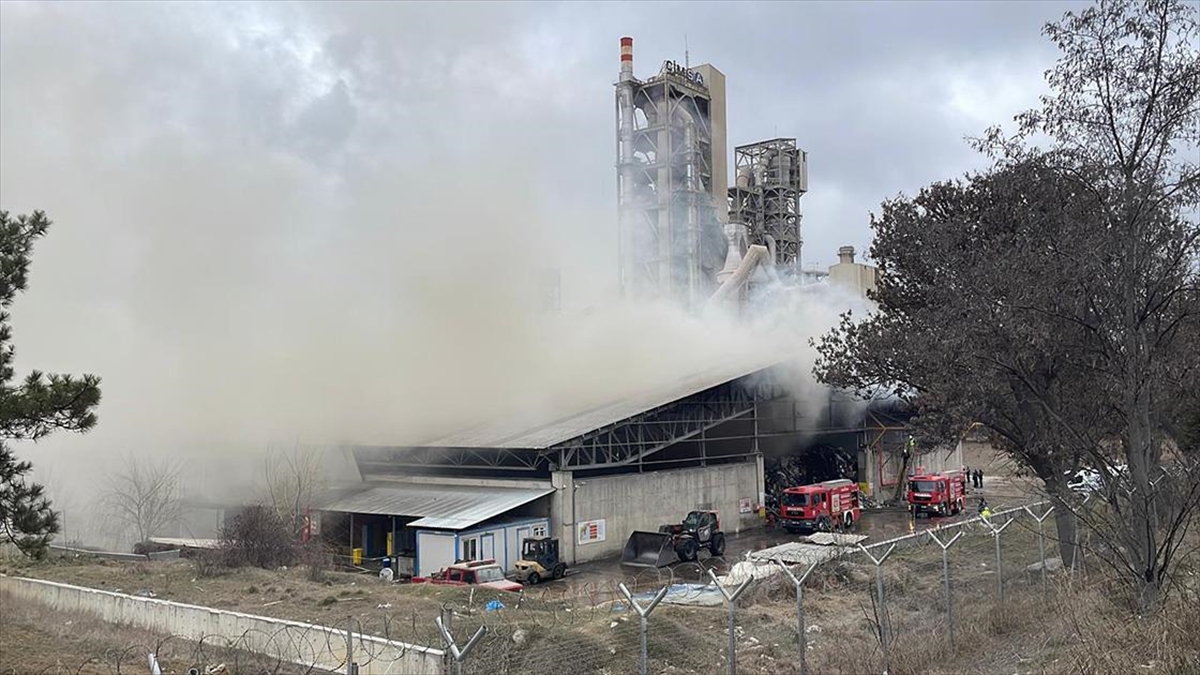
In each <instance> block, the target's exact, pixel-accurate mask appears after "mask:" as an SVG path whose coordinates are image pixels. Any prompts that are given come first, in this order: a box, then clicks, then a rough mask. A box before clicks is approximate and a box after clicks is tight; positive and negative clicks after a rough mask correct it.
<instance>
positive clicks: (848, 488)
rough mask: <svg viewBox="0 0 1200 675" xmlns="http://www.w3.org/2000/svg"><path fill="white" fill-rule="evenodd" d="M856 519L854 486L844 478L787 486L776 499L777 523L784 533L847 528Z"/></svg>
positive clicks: (858, 514) (857, 514)
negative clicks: (777, 509) (777, 505)
mask: <svg viewBox="0 0 1200 675" xmlns="http://www.w3.org/2000/svg"><path fill="white" fill-rule="evenodd" d="M860 518H862V509H861V507H860V506H859V504H858V485H856V484H855V483H854V481H851V480H847V479H845V478H839V479H838V480H827V481H825V482H823V483H814V484H812V485H803V486H801V487H793V488H788V489H786V490H784V491H783V495H782V497H781V498H780V500H779V524H780V525H782V526H783V527H784V529H786V530H787V531H788V532H796V531H798V530H819V531H821V532H828V531H830V530H832V529H834V528H839V529H840V528H845V529H849V528H851V527H853V526H854V523H857V522H858V521H859V519H860Z"/></svg>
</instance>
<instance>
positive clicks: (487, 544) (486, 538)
mask: <svg viewBox="0 0 1200 675" xmlns="http://www.w3.org/2000/svg"><path fill="white" fill-rule="evenodd" d="M479 542H480V544H481V546H480V550H481V552H482V553H483V555H482V556H480V559H482V560H487V559H489V558H495V557H496V536H495V535H493V534H485V535H483V536H482V537H480V538H479Z"/></svg>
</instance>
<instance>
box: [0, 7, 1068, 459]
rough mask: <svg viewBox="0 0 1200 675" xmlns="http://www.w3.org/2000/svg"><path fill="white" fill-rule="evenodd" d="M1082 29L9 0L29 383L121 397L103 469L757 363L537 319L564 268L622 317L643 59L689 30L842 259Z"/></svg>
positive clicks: (708, 10)
mask: <svg viewBox="0 0 1200 675" xmlns="http://www.w3.org/2000/svg"><path fill="white" fill-rule="evenodd" d="M1073 6H1078V3H1056V2H1036V3H1035V2H1027V3H1019V2H996V3H982V2H972V3H948V2H940V3H900V2H887V3H884V2H869V3H846V2H837V3H815V2H805V3H795V4H787V3H777V2H764V3H753V2H738V3H730V4H721V3H688V4H675V3H663V4H658V3H653V4H652V3H606V4H585V3H574V2H568V3H541V2H539V3H528V4H502V3H492V2H487V3H457V2H456V3H437V4H433V3H430V4H417V3H318V2H306V3H293V4H285V3H278V2H272V3H257V4H242V3H238V4H235V3H207V4H183V3H170V4H159V5H153V4H145V3H108V4H102V3H62V4H54V3H20V2H5V3H0V202H2V204H3V208H5V209H7V210H10V211H15V212H24V211H28V210H31V209H34V208H41V209H45V210H47V211H48V212H49V213H50V215H51V217H52V218H54V219H55V221H56V225H55V227H54V228H53V229H52V231H51V233H50V236H49V237H48V238H47V239H46V240H45V241H44V242H42V243H41V244H40V245H39V248H38V252H37V255H36V257H35V261H34V266H33V272H32V287H31V290H30V292H29V293H28V294H27V295H26V296H25V297H23V298H22V299H21V301H20V302H18V304H17V306H16V308H15V312H14V321H15V329H16V335H15V339H16V342H17V347H18V359H19V364H20V365H21V367H23V368H28V367H32V366H35V365H36V366H37V367H40V368H46V369H50V370H59V371H68V372H88V371H94V372H98V373H99V374H101V375H102V376H104V378H105V401H104V404H103V408H102V410H101V418H102V422H101V425H100V427H99V428H98V429H97V431H96V432H94V434H91V435H89V436H87V437H83V438H72V437H66V438H56V439H54V440H53V441H51V445H52V446H53V445H58V446H61V447H64V448H68V449H70V450H71V452H73V453H75V455H74V456H87V455H89V454H91V455H94V456H98V457H105V456H108V455H105V454H104V452H107V451H110V450H113V449H119V448H121V447H123V446H126V445H128V444H130V443H132V442H134V440H135V439H137V442H140V443H150V444H155V443H157V444H160V445H163V444H171V443H177V444H178V443H183V442H184V441H185V440H186V441H189V442H190V441H199V440H208V439H218V438H219V439H231V438H237V439H242V440H244V439H247V438H249V439H254V440H260V439H264V438H275V439H278V438H280V437H281V435H282V436H287V437H289V438H294V436H296V435H308V436H309V437H321V438H373V439H381V438H396V437H397V435H398V434H400V433H401V432H404V431H406V430H407V431H411V430H412V429H413V428H414V427H420V426H421V425H432V426H436V424H438V423H449V422H450V421H452V420H451V419H449V417H447V418H446V419H442V418H440V417H439V415H441V416H443V417H446V416H450V417H452V413H461V411H462V410H464V409H465V410H473V411H475V412H478V413H479V414H480V415H483V414H485V413H488V412H496V411H497V410H499V409H500V408H499V407H497V404H496V402H497V401H502V402H504V403H505V404H506V405H508V407H509V409H511V407H512V406H514V405H521V406H525V407H526V408H529V409H537V408H538V407H539V406H544V405H547V404H548V403H547V402H548V401H550V400H554V399H562V398H569V397H571V396H578V397H583V398H586V397H587V396H588V395H600V394H602V393H603V390H604V386H601V383H604V382H610V383H611V381H615V380H617V379H620V378H621V377H627V376H629V374H630V373H636V374H637V376H640V377H648V376H649V375H648V373H652V372H656V371H654V368H656V367H657V368H668V366H671V365H674V366H679V365H680V364H685V365H686V361H687V359H688V358H692V359H697V358H714V357H715V356H714V355H718V354H721V353H725V352H728V351H729V350H730V349H734V347H733V345H739V344H744V343H745V340H743V339H741V338H739V337H738V336H737V335H736V332H735V331H734V330H733V329H732V328H730V327H728V326H712V325H707V326H703V327H702V328H703V330H704V331H706V332H707V333H708V335H709V337H710V338H711V339H710V340H709V341H707V342H705V343H704V344H694V345H692V346H691V347H692V348H689V349H680V348H679V343H680V341H683V340H685V339H686V336H687V335H691V334H692V333H689V331H695V330H696V329H697V327H698V324H696V323H695V322H694V321H692V320H691V319H685V318H682V317H677V316H675V315H673V314H669V313H664V312H660V311H647V310H646V309H645V308H624V309H621V310H620V311H619V312H618V314H617V315H615V318H611V319H609V320H600V319H597V318H595V316H594V315H593V317H592V318H591V319H579V323H578V325H574V324H570V323H568V324H567V325H556V326H551V327H546V326H544V325H542V324H541V323H539V322H538V321H536V320H534V319H532V318H531V316H532V315H531V311H530V308H529V306H528V305H529V304H530V303H531V301H532V299H533V298H534V297H535V293H534V291H533V290H531V289H533V284H534V281H535V277H536V275H535V274H534V272H533V271H534V270H535V269H536V268H537V267H538V266H541V265H554V266H559V267H562V268H563V272H564V292H565V298H564V299H565V301H566V303H567V304H568V306H569V307H570V308H571V309H579V308H581V307H587V306H589V305H594V304H596V303H598V302H601V301H602V300H603V299H604V298H608V297H611V292H612V287H613V284H614V283H615V278H614V277H615V256H616V252H615V215H616V207H615V187H614V184H615V177H614V169H613V161H614V157H613V153H614V139H613V133H614V122H613V90H612V82H613V80H614V79H615V78H616V75H617V65H618V60H617V55H618V49H617V44H618V43H617V39H618V38H619V37H620V36H622V35H633V36H634V37H635V52H636V56H635V58H636V64H637V71H638V73H639V74H640V75H642V76H646V75H649V74H651V73H652V72H653V71H654V70H656V69H657V66H658V64H659V63H660V62H661V61H662V60H664V59H667V58H672V59H676V60H681V59H682V57H683V47H684V36H685V35H686V36H687V42H688V44H689V46H690V57H691V60H692V62H693V63H699V62H704V61H707V62H711V63H713V64H715V65H716V66H717V67H719V68H720V69H722V70H723V71H724V72H725V74H726V76H727V78H728V93H729V99H730V100H729V124H730V130H729V140H730V142H731V145H732V144H737V143H746V142H752V141H755V140H760V139H763V138H769V137H775V136H795V137H797V138H798V139H799V141H800V144H801V145H802V146H803V147H805V148H806V149H807V150H808V151H809V153H810V162H811V169H810V181H811V185H810V193H809V195H808V196H806V197H805V198H804V210H805V220H804V228H805V232H804V238H805V242H806V244H805V253H804V255H805V259H806V260H807V261H814V262H819V263H822V264H828V263H830V262H832V261H833V257H834V252H835V250H836V248H837V246H839V245H841V244H844V243H851V244H854V245H856V246H858V247H860V248H865V247H866V246H867V244H868V242H869V233H868V231H867V214H868V212H869V211H870V210H872V209H874V208H876V207H877V206H878V204H879V202H880V200H882V199H884V198H887V197H889V196H892V195H895V194H896V193H898V192H901V191H909V192H911V191H913V190H915V189H916V188H918V187H919V186H920V185H922V184H924V183H927V182H929V181H931V180H936V179H941V178H946V177H950V176H954V175H956V174H959V173H961V172H962V171H964V170H967V169H969V168H971V167H973V166H978V165H979V164H980V161H979V158H978V157H976V156H974V155H973V154H972V152H971V151H970V150H969V149H968V148H967V147H966V146H965V144H964V143H963V141H962V137H963V136H964V135H966V134H972V133H978V132H979V131H981V130H982V129H983V128H984V127H986V126H987V125H988V124H991V123H995V122H1003V121H1006V120H1008V119H1009V118H1011V116H1012V115H1013V114H1014V113H1016V112H1018V111H1019V110H1020V109H1022V108H1025V107H1028V106H1030V105H1032V104H1034V103H1035V102H1036V97H1037V95H1038V93H1039V92H1040V91H1041V86H1042V85H1041V71H1042V70H1043V69H1045V68H1046V67H1048V66H1049V65H1050V63H1052V61H1053V59H1054V53H1053V51H1052V49H1051V48H1050V46H1049V45H1048V43H1046V41H1045V40H1044V39H1042V38H1041V37H1040V36H1039V34H1038V31H1039V29H1040V26H1041V24H1042V23H1043V22H1044V21H1046V20H1050V19H1053V18H1056V17H1057V16H1059V15H1060V14H1061V13H1062V12H1063V11H1064V10H1065V9H1067V8H1069V7H1073ZM731 152H732V148H731ZM572 316H574V315H572ZM819 325H820V321H819V320H818V319H816V318H814V319H813V326H818V327H819ZM810 328H811V327H810ZM651 336H653V337H651ZM597 345H611V346H610V348H609V352H610V353H607V354H604V355H599V356H596V355H594V354H595V353H594V351H592V352H588V351H587V349H589V348H594V347H596V346H597ZM635 348H636V349H641V350H642V351H635ZM573 350H574V351H573ZM576 351H577V352H579V354H593V356H592V357H590V358H591V360H590V361H588V362H581V361H580V358H581V357H580V356H579V355H578V354H576V353H575V352H576ZM668 357H670V358H668ZM547 364H549V367H550V368H551V369H552V370H555V371H556V372H560V373H564V372H565V373H576V374H580V373H589V375H588V376H586V377H582V376H581V378H580V380H579V381H587V382H589V383H590V384H589V387H591V388H594V389H595V391H591V392H587V391H579V392H572V391H570V390H568V389H564V388H563V385H562V383H561V382H560V381H558V380H555V379H554V378H552V377H550V376H549V375H548V374H547V372H546V369H547ZM622 364H623V366H622ZM598 369H599V370H598ZM639 369H640V370H639ZM601 371H602V372H601ZM664 372H665V371H664ZM465 373H473V375H472V379H471V386H470V387H467V386H465V385H464V379H465V375H464V374H465ZM478 373H488V374H490V376H483V377H476V376H475V375H474V374H478ZM514 381H517V382H522V383H524V384H533V385H538V386H536V387H532V388H535V389H536V388H540V389H542V390H544V391H542V392H540V394H538V396H534V395H533V394H530V393H529V392H525V393H524V394H522V396H524V397H525V398H522V397H521V396H518V395H515V394H513V392H512V391H511V388H512V385H513V382H514ZM539 396H540V397H541V398H539ZM451 398H456V399H457V400H459V401H460V402H461V403H460V409H459V410H454V411H446V410H444V408H445V406H444V405H443V406H441V407H438V406H436V405H433V404H435V403H437V402H438V401H445V400H449V399H451ZM517 399H520V400H517ZM581 400H582V399H581ZM97 449H100V450H103V451H104V452H100V451H99V450H97ZM97 461H102V460H97Z"/></svg>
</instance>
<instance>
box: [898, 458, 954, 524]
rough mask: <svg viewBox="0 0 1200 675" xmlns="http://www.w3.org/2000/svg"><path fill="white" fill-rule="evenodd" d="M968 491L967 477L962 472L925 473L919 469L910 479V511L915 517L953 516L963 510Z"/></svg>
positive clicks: (908, 499) (908, 496)
mask: <svg viewBox="0 0 1200 675" xmlns="http://www.w3.org/2000/svg"><path fill="white" fill-rule="evenodd" d="M966 489H967V477H966V476H965V475H964V474H963V472H961V471H944V472H942V473H925V471H923V470H921V469H918V470H917V473H916V474H915V475H913V477H912V478H909V479H908V495H907V498H906V499H907V501H908V510H909V511H911V512H912V513H913V515H916V514H918V513H928V514H931V515H937V516H953V515H955V514H958V513H960V512H961V511H962V510H963V504H964V501H965V499H966V497H965V496H964V495H965V494H966Z"/></svg>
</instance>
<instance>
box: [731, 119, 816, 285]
mask: <svg viewBox="0 0 1200 675" xmlns="http://www.w3.org/2000/svg"><path fill="white" fill-rule="evenodd" d="M733 152H734V172H735V173H736V175H737V178H736V179H735V180H734V184H733V186H732V187H730V188H729V219H730V220H731V221H733V222H739V223H744V224H745V225H746V231H747V238H748V240H749V243H751V244H762V245H765V246H767V247H768V248H773V249H774V253H775V267H776V269H778V270H779V271H780V273H781V274H787V275H797V274H799V272H800V247H801V244H802V243H803V240H802V239H801V238H800V197H801V196H803V195H804V193H805V192H807V191H808V153H807V152H804V151H803V150H801V149H799V148H797V147H796V139H794V138H776V139H774V140H770V141H761V142H758V143H752V144H750V145H742V146H739V147H737V148H734V151H733Z"/></svg>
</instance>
